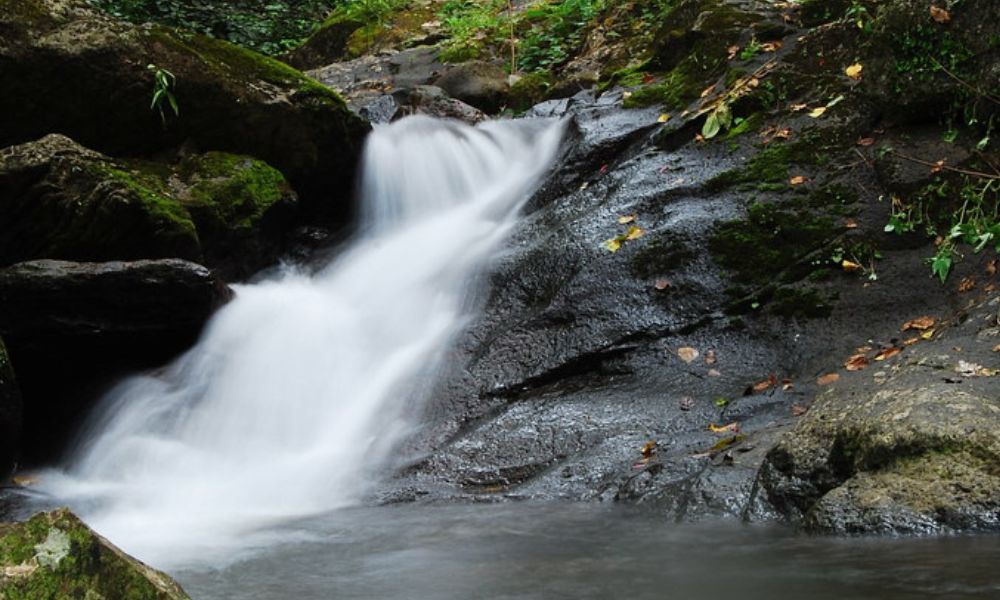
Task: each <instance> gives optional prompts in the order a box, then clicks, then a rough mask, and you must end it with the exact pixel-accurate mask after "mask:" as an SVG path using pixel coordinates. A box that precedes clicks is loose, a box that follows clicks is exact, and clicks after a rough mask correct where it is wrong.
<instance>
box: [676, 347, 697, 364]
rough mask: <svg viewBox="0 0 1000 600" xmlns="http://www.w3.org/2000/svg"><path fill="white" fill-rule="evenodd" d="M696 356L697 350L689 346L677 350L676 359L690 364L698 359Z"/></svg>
mask: <svg viewBox="0 0 1000 600" xmlns="http://www.w3.org/2000/svg"><path fill="white" fill-rule="evenodd" d="M698 355H699V352H698V350H696V349H694V348H692V347H691V346H683V347H681V348H678V349H677V358H679V359H681V360H683V361H684V362H686V363H691V362H692V361H694V359H696V358H698Z"/></svg>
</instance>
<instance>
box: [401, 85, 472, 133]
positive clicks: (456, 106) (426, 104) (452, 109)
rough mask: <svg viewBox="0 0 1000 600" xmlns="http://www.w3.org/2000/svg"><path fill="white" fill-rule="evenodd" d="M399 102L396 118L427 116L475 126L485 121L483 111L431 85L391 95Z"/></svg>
mask: <svg viewBox="0 0 1000 600" xmlns="http://www.w3.org/2000/svg"><path fill="white" fill-rule="evenodd" d="M393 98H396V99H398V101H399V113H397V115H398V116H404V115H428V116H431V117H437V118H440V119H455V120H458V121H463V122H465V123H469V124H470V125H475V124H476V123H479V122H480V121H483V120H485V119H486V115H485V114H484V113H483V111H481V110H479V109H478V108H475V107H473V106H470V105H468V104H466V103H465V102H462V101H461V100H456V99H454V98H452V97H450V96H449V95H448V94H447V93H445V91H444V90H442V89H441V88H439V87H436V86H433V85H419V86H415V87H413V88H410V89H403V90H400V91H398V92H395V93H394V94H393Z"/></svg>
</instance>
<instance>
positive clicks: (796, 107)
mask: <svg viewBox="0 0 1000 600" xmlns="http://www.w3.org/2000/svg"><path fill="white" fill-rule="evenodd" d="M808 107H809V105H808V104H793V105H791V106H789V107H788V109H789V110H791V111H792V112H800V111H803V110H805V109H806V108H808Z"/></svg>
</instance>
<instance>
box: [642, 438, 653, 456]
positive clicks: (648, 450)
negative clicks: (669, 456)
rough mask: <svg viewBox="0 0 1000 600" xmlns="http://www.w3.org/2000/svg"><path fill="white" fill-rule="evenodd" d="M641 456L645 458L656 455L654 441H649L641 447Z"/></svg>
mask: <svg viewBox="0 0 1000 600" xmlns="http://www.w3.org/2000/svg"><path fill="white" fill-rule="evenodd" d="M640 452H642V455H643V456H645V457H646V458H649V457H650V456H652V455H654V454H656V440H650V441H648V442H646V444H645V445H644V446H643V447H642V450H641V451H640Z"/></svg>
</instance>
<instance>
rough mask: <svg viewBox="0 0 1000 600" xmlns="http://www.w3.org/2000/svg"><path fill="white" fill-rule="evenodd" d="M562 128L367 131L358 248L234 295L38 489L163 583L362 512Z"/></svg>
mask: <svg viewBox="0 0 1000 600" xmlns="http://www.w3.org/2000/svg"><path fill="white" fill-rule="evenodd" d="M561 129H562V128H561V126H560V125H558V124H554V123H552V122H544V123H543V122H538V121H536V122H495V123H488V124H486V125H483V126H481V127H479V128H475V129H474V128H471V127H468V126H465V125H461V124H457V123H445V122H440V121H434V120H431V119H428V118H426V117H411V118H409V119H404V120H402V121H399V122H397V123H395V124H393V125H390V126H387V127H384V128H380V129H378V130H376V131H375V132H374V133H373V134H372V135H371V136H370V138H369V141H368V145H367V148H366V151H365V158H364V172H363V177H362V190H363V191H362V207H363V216H364V227H363V230H364V233H363V234H361V235H360V236H359V237H358V239H357V240H355V241H354V242H353V243H352V244H351V245H350V246H349V247H348V248H347V249H346V250H345V251H344V252H343V253H342V254H341V255H340V256H338V257H337V259H336V260H334V261H333V262H332V264H330V265H328V266H327V267H326V268H324V269H323V270H321V271H320V272H319V273H317V274H314V275H307V274H304V273H301V272H295V271H293V270H286V272H284V273H283V274H282V275H280V276H279V277H277V278H275V279H273V280H271V281H267V282H264V283H260V284H256V285H250V286H241V287H239V288H238V290H237V297H236V299H235V300H234V301H233V302H231V303H230V304H229V305H227V306H226V307H225V308H224V309H222V310H221V311H220V312H219V313H218V314H217V315H216V316H215V317H214V318H213V319H212V320H211V322H210V323H209V325H208V326H207V328H206V331H205V332H204V334H203V336H202V339H201V341H200V342H199V343H198V344H197V346H195V347H194V348H193V349H192V350H190V351H189V352H188V353H187V354H186V355H184V356H183V357H181V358H180V359H178V360H177V361H176V362H175V363H174V364H172V365H170V366H169V367H167V368H166V369H164V370H163V371H162V372H160V373H157V374H153V375H146V376H138V377H133V378H131V379H129V380H127V381H125V382H123V383H122V384H121V385H119V386H118V387H117V388H116V389H115V390H113V391H112V392H111V393H110V394H109V395H108V397H107V398H106V399H105V400H104V404H103V405H102V409H101V411H100V413H99V416H98V417H97V418H96V419H95V420H94V421H93V422H92V423H91V424H90V427H89V430H88V433H87V435H86V436H85V438H84V439H85V440H86V441H85V442H84V443H83V444H82V445H81V447H80V448H79V449H78V450H77V452H76V453H75V456H74V458H73V459H72V461H71V463H70V464H69V465H68V466H67V467H66V468H65V469H63V470H60V471H56V472H50V473H46V474H44V475H43V476H42V477H41V484H40V487H41V488H42V489H43V491H46V492H48V493H50V494H52V495H54V496H55V497H57V498H59V499H60V500H61V501H64V502H67V503H69V504H70V505H71V506H72V507H73V508H74V509H76V510H77V511H78V512H79V513H81V516H82V517H83V518H84V519H85V520H86V521H87V522H88V523H90V524H91V525H92V526H93V527H94V528H95V529H97V530H98V531H99V532H101V533H102V534H104V535H105V536H107V537H108V538H109V539H111V540H112V541H113V542H115V543H116V544H118V545H120V546H121V547H123V548H124V549H125V550H126V551H128V552H130V553H132V554H134V555H136V556H138V557H139V558H142V559H144V560H146V561H149V562H152V563H153V564H156V565H157V566H161V567H166V566H171V565H178V564H182V563H185V562H202V561H207V562H219V561H224V560H226V558H228V557H232V556H233V554H234V553H237V552H239V551H241V550H243V549H246V548H247V547H248V546H253V545H261V544H267V543H268V542H269V541H270V536H272V535H274V531H275V528H274V526H276V525H279V524H280V523H281V522H283V521H286V520H288V519H290V518H293V517H297V516H303V515H308V514H314V513H318V512H322V511H328V510H331V509H334V508H337V507H341V506H345V505H349V504H352V503H355V502H357V501H358V499H359V497H360V496H361V495H362V494H363V493H364V492H365V490H366V486H367V485H369V484H370V483H371V482H372V480H373V477H374V476H375V475H374V474H375V473H376V471H377V469H378V467H379V466H380V465H384V464H385V461H386V460H387V459H388V458H389V455H390V453H391V452H392V450H393V448H394V447H396V445H397V444H398V442H399V441H400V440H401V438H402V437H403V436H405V435H406V434H407V433H408V432H411V431H412V428H413V427H414V426H415V423H414V419H413V416H414V415H415V414H416V413H417V412H418V409H419V401H420V400H421V398H422V396H423V393H424V392H425V391H426V388H427V386H428V384H429V383H430V382H431V381H433V377H434V374H435V370H436V366H437V364H438V362H439V361H440V360H441V358H442V356H443V355H444V353H445V351H446V350H447V348H448V345H449V343H450V342H451V340H452V339H453V337H454V335H455V334H456V332H458V331H459V330H460V329H461V327H462V325H463V324H464V323H465V322H466V321H467V319H468V317H469V316H470V315H469V310H470V306H471V304H472V303H470V295H474V294H472V292H473V291H474V290H470V288H469V282H470V281H471V280H472V279H473V278H474V276H475V275H476V273H478V272H480V271H481V270H482V269H483V268H484V267H485V265H486V264H487V262H488V261H489V260H490V257H491V255H492V253H493V252H494V251H495V249H496V248H497V244H498V243H499V242H500V241H502V240H503V238H504V236H505V234H506V233H507V232H508V231H509V229H510V227H511V226H512V225H513V224H514V222H515V221H516V216H517V213H518V209H519V208H520V206H521V204H522V203H523V201H524V200H525V199H526V198H527V196H528V195H529V194H530V192H531V191H532V190H533V189H534V187H535V186H536V185H537V184H538V181H539V179H540V177H541V176H542V175H543V174H544V172H545V171H546V170H547V169H548V167H549V165H550V164H551V162H552V159H553V157H554V154H555V152H556V149H557V147H558V144H559V139H560V135H561ZM279 529H280V528H279ZM268 532H270V533H268Z"/></svg>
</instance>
